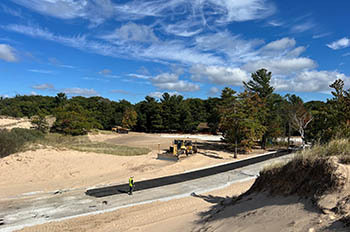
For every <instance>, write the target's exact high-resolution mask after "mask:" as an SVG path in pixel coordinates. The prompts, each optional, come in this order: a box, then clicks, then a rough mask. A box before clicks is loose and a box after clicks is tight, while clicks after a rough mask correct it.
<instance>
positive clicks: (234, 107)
mask: <svg viewBox="0 0 350 232" xmlns="http://www.w3.org/2000/svg"><path fill="white" fill-rule="evenodd" d="M233 112H234V114H235V115H236V104H234V105H233ZM235 130H236V131H235V133H236V136H235V153H234V155H233V158H235V159H237V125H236V128H235Z"/></svg>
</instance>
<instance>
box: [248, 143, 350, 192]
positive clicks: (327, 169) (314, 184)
mask: <svg viewBox="0 0 350 232" xmlns="http://www.w3.org/2000/svg"><path fill="white" fill-rule="evenodd" d="M338 163H343V164H349V163H350V140H349V139H336V140H333V141H331V142H329V143H328V144H324V145H315V146H313V147H312V148H310V149H305V150H303V151H300V152H298V153H297V154H296V155H295V157H294V158H293V159H292V160H290V161H288V162H285V163H276V164H272V165H269V166H267V167H265V168H264V169H263V170H262V171H261V172H260V175H259V177H258V179H257V181H256V182H255V183H254V186H253V188H252V191H265V190H267V191H269V192H271V193H276V194H283V195H291V194H297V195H301V196H313V195H321V194H323V193H324V192H327V191H334V190H336V189H337V188H338V187H339V186H342V185H344V181H343V178H342V177H341V174H340V173H337V169H338Z"/></svg>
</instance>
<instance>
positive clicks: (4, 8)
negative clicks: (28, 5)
mask: <svg viewBox="0 0 350 232" xmlns="http://www.w3.org/2000/svg"><path fill="white" fill-rule="evenodd" d="M0 10H2V11H3V12H4V13H6V14H9V15H12V16H15V17H19V18H23V16H22V12H21V11H20V10H18V9H13V8H10V7H7V6H6V5H3V4H0Z"/></svg>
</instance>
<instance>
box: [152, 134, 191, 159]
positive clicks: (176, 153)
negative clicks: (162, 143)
mask: <svg viewBox="0 0 350 232" xmlns="http://www.w3.org/2000/svg"><path fill="white" fill-rule="evenodd" d="M194 153H197V146H196V145H193V143H192V140H183V139H175V140H174V141H173V144H172V146H170V148H169V150H167V151H166V152H165V153H158V159H163V160H164V159H165V160H173V161H177V160H179V159H180V155H182V154H186V156H188V155H190V154H194Z"/></svg>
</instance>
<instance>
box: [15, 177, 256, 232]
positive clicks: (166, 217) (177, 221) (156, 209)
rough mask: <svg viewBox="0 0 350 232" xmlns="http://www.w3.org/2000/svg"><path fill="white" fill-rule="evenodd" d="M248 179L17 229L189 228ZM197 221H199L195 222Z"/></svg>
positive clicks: (157, 231) (156, 231)
mask: <svg viewBox="0 0 350 232" xmlns="http://www.w3.org/2000/svg"><path fill="white" fill-rule="evenodd" d="M252 183H253V182H252V181H249V182H244V183H239V184H233V185H231V186H229V187H227V188H225V189H221V190H217V191H213V192H211V193H209V194H205V196H197V197H186V198H182V199H176V200H170V201H165V202H153V203H150V204H144V205H138V206H133V207H129V208H123V209H119V210H116V211H113V212H109V213H104V214H98V215H93V216H84V217H79V218H75V219H69V220H65V221H62V222H51V223H47V224H43V225H38V226H34V227H28V228H24V229H23V230H21V231H26V232H29V231H33V232H34V231H35V232H44V231H52V232H56V231H57V232H58V231H94V232H112V231H113V232H115V231H128V232H136V231H142V232H162V231H192V230H194V229H195V228H196V227H198V225H201V224H202V222H201V219H202V215H201V214H202V213H203V212H206V211H210V209H211V207H215V206H216V205H217V204H219V205H220V204H221V202H224V201H225V200H226V201H227V199H228V200H230V199H231V196H233V195H239V194H241V193H242V192H244V191H246V190H247V189H248V188H249V187H250V186H251V185H252ZM198 223H199V224H198Z"/></svg>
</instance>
